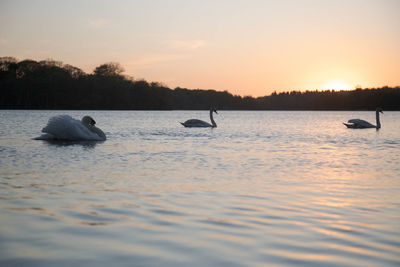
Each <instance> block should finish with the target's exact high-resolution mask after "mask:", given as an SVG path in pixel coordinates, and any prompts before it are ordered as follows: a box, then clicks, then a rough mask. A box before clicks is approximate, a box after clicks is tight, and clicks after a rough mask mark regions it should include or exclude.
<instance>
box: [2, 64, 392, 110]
mask: <svg viewBox="0 0 400 267" xmlns="http://www.w3.org/2000/svg"><path fill="white" fill-rule="evenodd" d="M123 72H124V70H123V68H122V67H121V65H120V64H118V63H112V62H111V63H105V64H102V65H100V66H98V67H96V68H95V69H94V71H93V73H90V74H87V73H85V72H84V71H82V70H81V69H79V68H77V67H74V66H71V65H68V64H63V63H62V62H60V61H55V60H43V61H34V60H29V59H26V60H22V61H18V60H17V59H15V58H13V57H2V58H0V109H77V110H79V109H98V110H113V109H115V110H172V109H185V110H193V109H209V108H210V107H215V108H217V109H225V110H373V109H375V108H376V107H381V108H383V109H384V110H400V87H399V86H397V87H387V86H385V87H381V88H368V89H361V88H359V89H355V90H350V91H344V90H343V91H334V90H323V91H318V90H315V91H302V92H300V91H291V92H282V93H276V92H274V93H272V94H271V95H268V96H263V97H257V98H255V97H251V96H245V97H242V96H238V95H232V94H231V93H229V92H227V91H223V92H221V91H216V90H200V89H196V90H189V89H186V88H179V87H177V88H175V89H170V88H168V87H167V86H165V85H163V84H162V83H158V82H147V81H145V80H135V79H133V78H132V77H129V76H126V75H124V74H123Z"/></svg>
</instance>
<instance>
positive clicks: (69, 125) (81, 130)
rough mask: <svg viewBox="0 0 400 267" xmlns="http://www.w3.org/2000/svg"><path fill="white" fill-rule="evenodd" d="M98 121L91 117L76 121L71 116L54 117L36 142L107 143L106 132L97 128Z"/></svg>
mask: <svg viewBox="0 0 400 267" xmlns="http://www.w3.org/2000/svg"><path fill="white" fill-rule="evenodd" d="M95 124H96V121H95V120H94V119H93V118H92V117H90V116H84V117H83V118H82V120H80V121H79V120H76V119H74V118H72V117H71V116H69V115H59V116H54V117H51V118H50V119H49V122H48V123H47V125H46V126H45V127H44V128H43V129H42V132H43V133H44V134H42V135H41V136H39V137H36V138H34V139H35V140H47V141H49V140H51V141H105V140H106V135H105V134H104V132H103V131H102V130H101V129H99V128H97V127H96V126H95Z"/></svg>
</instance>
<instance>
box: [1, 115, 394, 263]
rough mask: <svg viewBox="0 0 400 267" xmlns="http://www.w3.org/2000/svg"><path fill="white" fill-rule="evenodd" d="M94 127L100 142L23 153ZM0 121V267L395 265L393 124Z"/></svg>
mask: <svg viewBox="0 0 400 267" xmlns="http://www.w3.org/2000/svg"><path fill="white" fill-rule="evenodd" d="M60 114H69V115H71V116H72V117H74V118H76V119H81V118H82V117H83V116H84V115H90V116H92V117H93V118H94V119H95V120H96V122H97V124H96V125H97V126H98V127H99V128H101V129H102V130H103V131H104V132H105V133H106V135H107V140H106V141H104V142H48V141H39V140H33V138H35V137H37V136H39V135H40V134H41V132H40V131H41V129H42V128H43V127H44V126H45V125H46V124H47V121H48V119H49V118H50V117H52V116H55V115H60ZM208 114H209V113H208V111H23V110H20V111H8V110H1V111H0V168H1V169H0V265H1V266H265V265H268V266H288V265H289V266H290V265H296V266H297V265H303V266H344V265H345V266H378V265H379V266H400V178H399V177H400V112H390V111H387V112H386V111H384V114H382V115H381V123H382V128H381V129H380V130H379V131H377V130H376V129H347V128H346V127H345V126H344V125H343V124H342V122H345V121H347V120H348V119H352V118H361V119H365V120H367V121H369V122H371V123H373V124H375V112H372V111H368V112H366V111H364V112H362V111H357V112H350V111H346V112H342V111H329V112H328V111H325V112H323V111H223V110H221V111H219V114H218V115H214V119H215V121H216V123H217V125H218V127H217V128H215V129H209V128H184V127H183V126H182V125H180V124H179V122H183V121H185V120H187V119H191V118H198V119H203V120H205V121H209V115H208Z"/></svg>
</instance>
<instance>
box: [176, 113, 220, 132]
mask: <svg viewBox="0 0 400 267" xmlns="http://www.w3.org/2000/svg"><path fill="white" fill-rule="evenodd" d="M213 112H215V114H218V112H217V110H216V109H210V120H211V123H212V124H210V123H208V122H205V121H202V120H198V119H190V120H187V121H185V122H181V124H182V125H183V126H185V127H210V128H215V127H217V124H216V123H215V121H214V118H213Z"/></svg>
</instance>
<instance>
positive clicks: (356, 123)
mask: <svg viewBox="0 0 400 267" xmlns="http://www.w3.org/2000/svg"><path fill="white" fill-rule="evenodd" d="M347 122H348V123H351V124H353V127H351V128H376V126H375V125H373V124H371V123H369V122H367V121H365V120H361V119H351V120H348V121H347ZM345 125H346V126H347V124H345Z"/></svg>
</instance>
